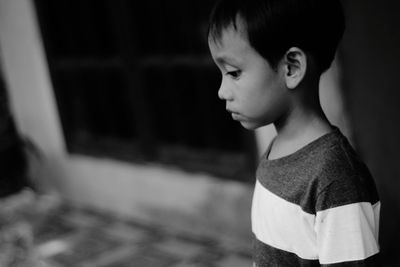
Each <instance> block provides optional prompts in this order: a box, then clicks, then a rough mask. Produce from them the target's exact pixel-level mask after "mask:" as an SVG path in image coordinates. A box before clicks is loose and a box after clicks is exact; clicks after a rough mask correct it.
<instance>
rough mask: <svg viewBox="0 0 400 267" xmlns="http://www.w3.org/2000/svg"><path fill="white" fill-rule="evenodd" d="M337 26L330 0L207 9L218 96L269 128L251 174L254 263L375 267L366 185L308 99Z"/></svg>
mask: <svg viewBox="0 0 400 267" xmlns="http://www.w3.org/2000/svg"><path fill="white" fill-rule="evenodd" d="M343 31H344V15H343V10H342V6H341V5H340V3H339V1H338V0H222V1H220V2H219V3H218V4H217V5H216V7H215V8H214V10H213V13H212V14H211V17H210V26H209V34H208V41H209V48H210V51H211V55H212V57H213V59H214V61H215V63H216V65H217V66H218V68H219V69H220V70H221V72H222V82H221V86H220V88H219V91H218V96H219V97H220V98H221V99H222V100H225V101H226V109H227V111H228V112H230V113H231V114H232V118H233V119H234V120H237V121H238V122H240V123H241V124H242V126H243V127H245V128H246V129H256V128H258V127H260V126H264V125H267V124H270V123H273V125H274V126H275V128H276V131H277V136H276V137H275V138H274V140H273V141H272V142H271V145H270V147H269V149H268V150H267V151H266V153H265V155H264V156H263V157H262V158H261V162H260V164H259V167H258V169H257V173H256V176H257V177H256V178H257V180H256V185H255V191H254V196H253V204H252V231H253V233H254V262H255V266H258V267H263V266H291V267H293V266H320V265H323V266H377V265H378V256H379V244H378V229H379V210H380V202H379V198H378V194H377V190H376V187H375V184H374V181H373V179H372V177H371V175H370V173H369V171H368V170H367V168H366V167H365V165H364V164H363V163H362V162H361V161H360V159H359V158H358V157H357V155H356V154H355V152H354V150H353V149H352V148H351V146H350V144H349V143H348V141H347V139H346V138H345V137H344V136H343V135H342V134H341V132H340V130H339V129H338V128H336V127H335V126H332V125H331V124H330V123H329V121H328V120H327V118H326V117H325V115H324V113H323V111H322V109H321V106H320V102H319V96H318V87H319V79H320V75H321V74H322V73H323V72H324V71H326V70H327V69H328V68H329V67H330V64H331V62H332V60H333V58H334V55H335V51H336V48H337V45H338V43H339V41H340V39H341V37H342V35H343Z"/></svg>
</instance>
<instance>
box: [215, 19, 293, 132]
mask: <svg viewBox="0 0 400 267" xmlns="http://www.w3.org/2000/svg"><path fill="white" fill-rule="evenodd" d="M241 28H242V27H240V24H239V23H238V27H237V30H235V29H234V28H233V27H229V28H227V29H225V30H224V31H223V33H222V36H221V39H220V40H219V42H215V41H214V40H212V39H211V38H209V47H210V51H211V55H212V57H213V60H214V62H215V63H216V65H217V66H218V68H219V69H220V71H221V73H222V81H221V86H220V88H219V91H218V96H219V98H221V99H222V100H225V101H226V109H227V111H228V112H230V113H231V114H232V118H233V119H234V120H237V121H239V122H240V123H241V124H242V126H243V127H245V128H246V129H256V128H258V127H260V126H264V125H267V124H270V123H273V122H275V121H276V120H278V119H279V118H280V117H281V116H282V115H283V113H284V111H285V109H286V107H287V106H288V89H287V88H286V85H285V79H284V73H283V69H282V67H280V64H279V65H278V67H277V70H276V71H275V70H274V69H272V68H271V66H270V64H269V63H268V61H267V60H265V59H264V58H263V57H262V56H261V55H260V54H259V53H258V52H257V51H256V50H255V49H254V48H253V47H251V45H250V43H249V42H248V40H247V37H246V34H245V33H243V31H242V30H241Z"/></svg>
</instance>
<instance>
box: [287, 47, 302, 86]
mask: <svg viewBox="0 0 400 267" xmlns="http://www.w3.org/2000/svg"><path fill="white" fill-rule="evenodd" d="M283 63H284V68H285V69H284V72H285V80H286V86H287V87H288V88H289V89H294V88H296V87H297V86H298V85H299V84H300V83H301V81H302V80H303V79H304V76H305V75H306V70H307V56H306V54H305V53H304V52H303V50H301V49H299V48H297V47H292V48H290V49H289V50H288V51H287V52H286V53H285V56H284V62H283Z"/></svg>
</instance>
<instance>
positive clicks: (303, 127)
mask: <svg viewBox="0 0 400 267" xmlns="http://www.w3.org/2000/svg"><path fill="white" fill-rule="evenodd" d="M274 126H275V128H276V131H277V136H276V138H275V139H274V143H273V144H272V147H271V151H270V153H269V156H268V158H269V159H277V158H281V157H284V156H287V155H290V154H292V153H294V152H295V151H297V150H299V149H301V148H302V147H304V146H306V145H307V144H309V143H311V142H312V141H314V140H316V139H318V138H319V137H321V136H323V135H325V134H327V133H329V132H331V131H332V126H331V124H330V123H329V121H328V119H327V118H326V116H325V114H324V112H323V111H322V108H321V107H320V106H319V105H317V106H316V107H314V108H312V109H293V110H291V111H290V112H289V114H287V116H285V117H284V118H282V119H281V120H279V121H277V122H275V123H274Z"/></svg>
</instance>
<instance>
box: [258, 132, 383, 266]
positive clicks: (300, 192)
mask: <svg viewBox="0 0 400 267" xmlns="http://www.w3.org/2000/svg"><path fill="white" fill-rule="evenodd" d="M267 155H268V151H267V153H266V154H265V155H264V156H263V157H262V159H261V161H260V164H259V167H258V169H257V175H256V176H257V181H256V185H255V190H254V196H253V204H252V214H251V217H252V231H253V233H254V236H255V238H254V262H255V265H256V266H257V267H264V266H268V267H271V266H282V267H284V266H290V267H294V266H320V265H325V266H379V264H378V256H379V244H378V232H379V210H380V202H379V198H378V193H377V190H376V186H375V183H374V181H373V179H372V177H371V175H370V172H369V171H368V169H367V167H366V166H365V165H364V164H363V163H362V161H361V160H360V159H359V157H358V156H357V155H356V153H355V152H354V150H353V149H352V147H351V145H350V144H349V142H348V141H347V139H346V138H345V137H344V136H343V135H342V134H341V132H340V131H339V130H338V129H337V128H335V130H333V131H332V132H331V133H328V134H326V135H324V136H322V137H320V138H318V139H317V140H315V141H313V142H312V143H310V144H308V145H306V146H305V147H303V148H301V149H300V150H298V151H296V152H295V153H293V154H291V155H288V156H285V157H283V158H279V159H275V160H268V159H267Z"/></svg>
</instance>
